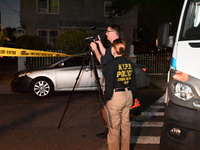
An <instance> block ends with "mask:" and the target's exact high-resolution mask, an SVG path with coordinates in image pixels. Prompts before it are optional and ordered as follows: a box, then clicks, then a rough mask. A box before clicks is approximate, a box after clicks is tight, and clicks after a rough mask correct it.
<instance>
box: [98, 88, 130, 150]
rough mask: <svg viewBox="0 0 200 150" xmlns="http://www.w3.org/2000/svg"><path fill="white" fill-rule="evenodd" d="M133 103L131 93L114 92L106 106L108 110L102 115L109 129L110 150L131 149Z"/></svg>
mask: <svg viewBox="0 0 200 150" xmlns="http://www.w3.org/2000/svg"><path fill="white" fill-rule="evenodd" d="M132 102H133V98H132V92H131V91H129V90H126V91H120V92H115V91H114V92H113V96H112V98H111V100H109V101H108V102H107V103H106V105H105V106H104V108H106V109H104V110H103V111H102V114H103V117H104V119H105V120H106V122H107V127H108V129H109V132H108V135H107V142H108V150H129V149H130V134H131V126H130V118H129V117H130V115H129V111H130V107H131V105H132ZM105 110H107V111H105ZM105 114H107V116H106V115H105ZM105 116H106V117H107V119H106V118H105Z"/></svg>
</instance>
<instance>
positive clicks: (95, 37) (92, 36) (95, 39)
mask: <svg viewBox="0 0 200 150" xmlns="http://www.w3.org/2000/svg"><path fill="white" fill-rule="evenodd" d="M90 29H91V30H92V31H93V33H92V35H91V36H88V37H86V38H85V40H90V41H99V39H98V36H97V33H96V26H91V27H90Z"/></svg>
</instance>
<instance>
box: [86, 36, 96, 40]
mask: <svg viewBox="0 0 200 150" xmlns="http://www.w3.org/2000/svg"><path fill="white" fill-rule="evenodd" d="M85 39H86V40H91V41H99V39H98V37H97V36H88V37H86V38H85Z"/></svg>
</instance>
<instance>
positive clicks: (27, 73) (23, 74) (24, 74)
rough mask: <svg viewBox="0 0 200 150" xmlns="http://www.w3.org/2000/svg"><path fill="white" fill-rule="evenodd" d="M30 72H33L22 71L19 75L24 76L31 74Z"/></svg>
mask: <svg viewBox="0 0 200 150" xmlns="http://www.w3.org/2000/svg"><path fill="white" fill-rule="evenodd" d="M30 73H31V72H24V73H20V74H19V75H18V77H19V78H20V77H23V76H26V75H29V74H30Z"/></svg>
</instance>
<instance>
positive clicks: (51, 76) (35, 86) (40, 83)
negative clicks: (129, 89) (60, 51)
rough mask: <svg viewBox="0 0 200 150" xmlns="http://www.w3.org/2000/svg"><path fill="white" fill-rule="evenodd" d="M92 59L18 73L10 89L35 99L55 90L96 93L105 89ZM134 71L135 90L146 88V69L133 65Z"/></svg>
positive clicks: (74, 58) (79, 58) (69, 59)
mask: <svg viewBox="0 0 200 150" xmlns="http://www.w3.org/2000/svg"><path fill="white" fill-rule="evenodd" d="M94 57H95V56H93V55H92V56H90V55H88V54H87V55H86V54H79V55H75V56H72V57H65V58H63V59H61V60H59V61H57V62H56V63H53V64H51V65H48V66H45V67H42V68H36V69H30V70H22V71H19V72H17V73H16V74H15V77H14V79H13V80H12V81H11V88H12V90H13V91H16V92H24V91H31V92H32V93H33V94H34V95H36V96H38V97H47V96H49V95H51V94H52V93H53V92H54V91H55V92H56V91H71V90H78V91H83V90H99V87H100V88H101V87H104V78H103V76H102V66H101V65H100V64H98V63H97V61H96V59H94ZM91 58H92V59H91ZM91 60H93V62H92V61H91ZM95 71H96V72H95ZM135 71H136V78H137V79H136V80H137V87H138V88H141V87H145V86H149V80H148V77H147V72H146V67H145V66H144V65H139V64H135ZM98 83H99V84H98Z"/></svg>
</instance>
